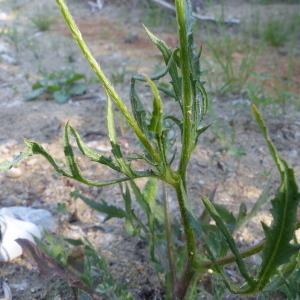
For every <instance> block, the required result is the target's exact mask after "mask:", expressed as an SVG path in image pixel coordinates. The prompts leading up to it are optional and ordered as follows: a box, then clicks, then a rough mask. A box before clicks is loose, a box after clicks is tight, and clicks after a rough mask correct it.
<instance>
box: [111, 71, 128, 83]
mask: <svg viewBox="0 0 300 300" xmlns="http://www.w3.org/2000/svg"><path fill="white" fill-rule="evenodd" d="M125 75H126V68H125V67H122V68H119V69H118V70H117V71H114V72H113V73H112V74H111V81H112V83H113V84H114V85H117V84H124V82H125Z"/></svg>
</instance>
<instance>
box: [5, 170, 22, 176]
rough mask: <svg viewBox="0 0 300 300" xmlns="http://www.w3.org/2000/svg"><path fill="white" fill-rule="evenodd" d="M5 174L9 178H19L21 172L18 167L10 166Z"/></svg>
mask: <svg viewBox="0 0 300 300" xmlns="http://www.w3.org/2000/svg"><path fill="white" fill-rule="evenodd" d="M6 174H7V176H8V177H9V178H19V177H21V176H22V174H23V172H22V170H21V169H20V168H12V169H10V170H9V171H8V172H7V173H6Z"/></svg>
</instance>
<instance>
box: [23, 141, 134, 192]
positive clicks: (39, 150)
mask: <svg viewBox="0 0 300 300" xmlns="http://www.w3.org/2000/svg"><path fill="white" fill-rule="evenodd" d="M25 144H26V145H27V147H28V150H29V151H31V153H32V154H40V155H42V156H43V157H44V158H46V159H47V161H48V162H49V163H50V164H51V165H52V167H53V168H54V169H55V171H56V172H57V173H59V174H61V175H63V176H65V177H69V178H72V179H75V180H78V181H80V182H82V183H85V184H87V185H90V186H98V187H101V186H108V185H113V184H116V183H120V182H123V181H127V180H129V179H130V178H128V177H123V178H117V179H113V180H107V181H91V180H88V179H85V178H83V177H82V176H81V172H80V170H79V168H78V165H77V164H76V161H75V159H74V154H73V150H72V148H71V147H68V146H67V147H66V149H65V150H66V155H67V157H68V160H69V163H70V164H71V166H72V169H73V171H74V170H76V172H74V174H76V176H74V174H72V173H69V172H68V171H66V170H64V169H63V168H62V167H60V166H59V165H58V163H57V162H56V161H55V159H54V158H53V157H52V156H51V155H50V154H49V153H48V152H47V151H46V150H45V149H44V148H43V147H42V146H41V145H40V144H38V143H36V142H34V141H30V140H25ZM70 149H71V150H72V151H71V152H70Z"/></svg>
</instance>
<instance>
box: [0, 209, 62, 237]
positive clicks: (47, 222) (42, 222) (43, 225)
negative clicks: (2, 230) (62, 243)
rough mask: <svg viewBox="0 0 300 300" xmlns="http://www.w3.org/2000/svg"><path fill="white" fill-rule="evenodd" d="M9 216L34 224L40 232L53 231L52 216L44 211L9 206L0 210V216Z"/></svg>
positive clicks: (54, 223) (54, 226)
mask: <svg viewBox="0 0 300 300" xmlns="http://www.w3.org/2000/svg"><path fill="white" fill-rule="evenodd" d="M1 215H4V216H10V217H12V218H16V219H19V220H22V221H25V222H30V223H33V224H35V225H36V226H38V227H39V228H40V230H48V231H55V230H56V226H57V224H56V220H55V219H54V217H53V216H52V214H51V213H50V212H49V211H47V210H45V209H36V208H31V207H26V206H11V207H4V208H1V209H0V216H1Z"/></svg>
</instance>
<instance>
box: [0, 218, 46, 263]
mask: <svg viewBox="0 0 300 300" xmlns="http://www.w3.org/2000/svg"><path fill="white" fill-rule="evenodd" d="M0 231H1V242H0V261H11V260H13V259H15V258H17V257H19V256H20V255H22V248H21V247H20V246H19V244H18V243H17V242H16V241H15V240H16V239H28V240H30V241H31V242H34V238H33V237H37V238H41V236H42V234H41V231H40V229H39V228H38V227H37V226H36V225H35V224H33V223H31V222H25V221H21V220H18V219H16V218H14V217H11V216H9V215H4V214H0Z"/></svg>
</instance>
